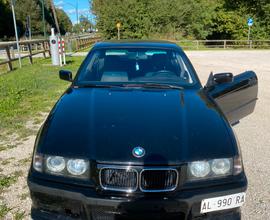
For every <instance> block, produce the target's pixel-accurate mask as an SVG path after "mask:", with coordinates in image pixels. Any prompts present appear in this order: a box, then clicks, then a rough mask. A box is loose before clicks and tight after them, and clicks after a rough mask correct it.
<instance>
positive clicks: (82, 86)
mask: <svg viewBox="0 0 270 220" xmlns="http://www.w3.org/2000/svg"><path fill="white" fill-rule="evenodd" d="M75 87H79V88H119V87H124V85H123V84H93V83H89V84H81V85H75Z"/></svg>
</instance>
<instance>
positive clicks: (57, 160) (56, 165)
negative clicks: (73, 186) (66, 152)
mask: <svg viewBox="0 0 270 220" xmlns="http://www.w3.org/2000/svg"><path fill="white" fill-rule="evenodd" d="M46 165H47V169H48V170H49V171H51V172H54V173H61V172H62V171H63V170H64V169H65V167H66V162H65V159H64V157H58V156H49V157H47V160H46Z"/></svg>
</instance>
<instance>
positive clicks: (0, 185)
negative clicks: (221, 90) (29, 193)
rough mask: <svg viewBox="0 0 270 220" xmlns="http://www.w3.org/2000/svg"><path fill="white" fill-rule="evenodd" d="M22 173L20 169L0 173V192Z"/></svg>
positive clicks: (14, 181) (15, 180)
mask: <svg viewBox="0 0 270 220" xmlns="http://www.w3.org/2000/svg"><path fill="white" fill-rule="evenodd" d="M22 175H23V172H22V171H16V172H14V173H13V174H11V175H0V194H1V192H2V191H3V190H4V189H5V188H8V187H10V186H11V185H12V184H14V183H16V182H17V180H18V178H19V177H20V176H22Z"/></svg>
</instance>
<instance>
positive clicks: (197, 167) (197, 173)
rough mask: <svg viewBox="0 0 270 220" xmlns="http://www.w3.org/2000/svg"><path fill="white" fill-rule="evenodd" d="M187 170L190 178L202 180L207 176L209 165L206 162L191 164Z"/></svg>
mask: <svg viewBox="0 0 270 220" xmlns="http://www.w3.org/2000/svg"><path fill="white" fill-rule="evenodd" d="M189 170H190V173H191V175H192V176H194V177H198V178H202V177H205V176H207V175H208V174H209V172H210V165H209V163H208V162H206V161H197V162H192V163H191V164H190V166H189Z"/></svg>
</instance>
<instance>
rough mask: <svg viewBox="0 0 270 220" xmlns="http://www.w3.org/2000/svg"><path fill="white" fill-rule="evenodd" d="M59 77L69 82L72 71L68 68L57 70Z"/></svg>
mask: <svg viewBox="0 0 270 220" xmlns="http://www.w3.org/2000/svg"><path fill="white" fill-rule="evenodd" d="M59 77H60V79H62V80H66V81H69V82H72V72H71V71H68V70H60V71H59Z"/></svg>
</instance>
